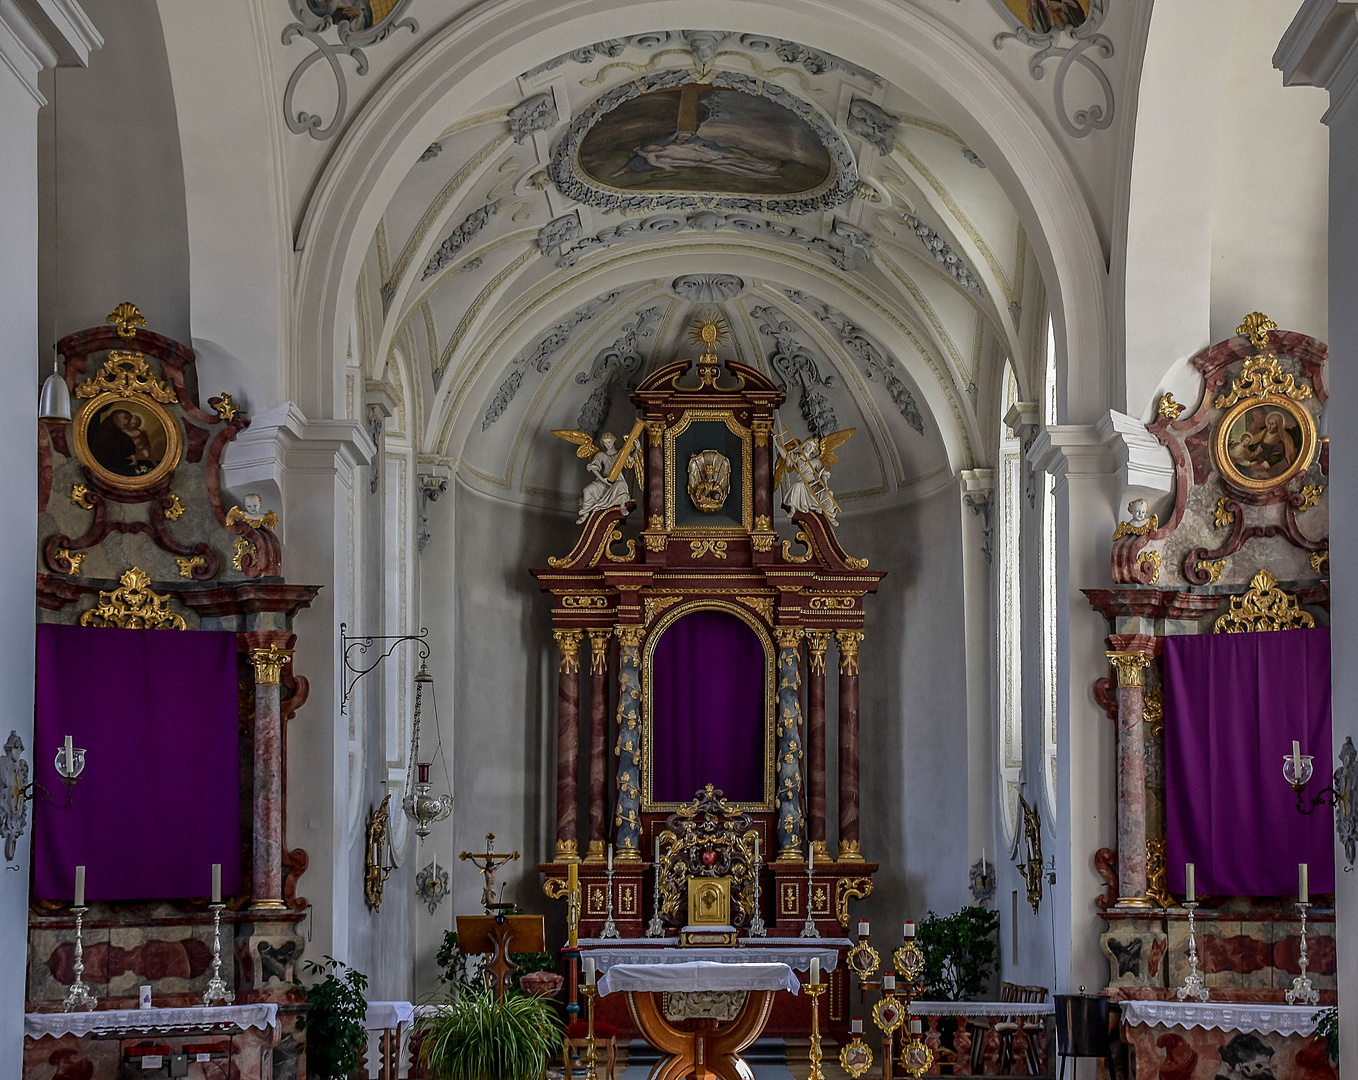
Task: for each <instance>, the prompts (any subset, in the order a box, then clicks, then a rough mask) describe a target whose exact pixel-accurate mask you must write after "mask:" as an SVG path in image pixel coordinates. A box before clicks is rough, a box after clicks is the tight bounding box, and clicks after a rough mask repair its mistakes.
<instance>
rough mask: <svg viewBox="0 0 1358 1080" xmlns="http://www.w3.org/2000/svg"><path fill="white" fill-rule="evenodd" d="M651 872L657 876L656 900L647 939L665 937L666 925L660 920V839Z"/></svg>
mask: <svg viewBox="0 0 1358 1080" xmlns="http://www.w3.org/2000/svg"><path fill="white" fill-rule="evenodd" d="M651 872H652V873H653V874H655V890H654V891H655V900H654V902H653V903H652V904H651V921H650V922H649V923H648V924H647V925H646V936H647V937H664V936H665V924H664V922H663V921H662V920H661V918H660V877H661V874H660V837H659V836H657V837H656V838H655V858H654V859H652V860H651Z"/></svg>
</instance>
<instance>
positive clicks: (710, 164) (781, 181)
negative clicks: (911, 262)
mask: <svg viewBox="0 0 1358 1080" xmlns="http://www.w3.org/2000/svg"><path fill="white" fill-rule="evenodd" d="M548 171H549V173H550V175H551V178H552V180H553V182H554V183H555V184H556V186H557V187H558V188H559V189H560V191H561V193H562V194H563V195H565V196H567V197H568V198H571V199H574V200H575V201H577V202H581V203H585V204H587V205H589V206H598V207H601V208H604V209H620V210H624V211H647V210H657V209H668V210H685V209H699V208H702V209H708V210H743V211H762V212H767V213H778V214H806V213H812V212H815V211H818V210H826V209H829V208H830V207H834V206H838V205H839V204H840V203H842V202H845V201H846V200H848V199H850V198H852V197H853V194H854V192H855V190H856V189H857V185H858V170H857V168H856V166H855V165H854V161H853V155H852V154H851V153H850V151H849V148H848V147H847V146H846V145H845V143H844V140H843V139H842V138H841V137H840V135H839V133H838V132H837V131H835V129H834V127H833V126H832V125H831V124H830V123H829V122H828V121H826V120H825V119H824V118H823V117H822V116H821V115H820V113H819V112H818V111H817V110H816V109H815V108H814V107H812V106H811V105H809V104H808V103H807V102H805V101H802V100H801V99H800V98H798V97H796V96H795V95H793V94H791V93H789V92H788V91H786V90H784V89H783V88H782V87H780V86H777V85H776V84H774V83H771V82H767V81H763V80H756V79H754V78H751V77H750V76H748V75H740V74H736V73H733V72H719V73H718V74H716V75H715V76H714V77H713V78H712V79H711V80H710V81H705V82H704V83H701V84H699V83H697V82H695V81H694V79H693V75H692V73H691V72H689V71H664V72H659V73H657V74H654V75H649V76H646V77H644V78H641V79H637V80H635V81H632V82H628V83H625V84H624V85H622V86H619V87H616V88H615V89H613V90H610V91H609V92H608V93H606V94H604V95H603V96H602V97H601V98H599V99H598V101H596V102H595V103H594V104H593V105H591V106H590V107H589V108H587V109H586V110H585V111H584V112H583V113H581V114H580V115H579V116H578V117H576V118H575V119H574V120H572V121H571V124H570V127H569V128H568V129H567V131H566V135H565V137H564V138H562V140H561V141H560V142H559V143H558V144H557V147H556V151H555V153H554V155H553V158H552V163H551V166H550V168H549V170H548Z"/></svg>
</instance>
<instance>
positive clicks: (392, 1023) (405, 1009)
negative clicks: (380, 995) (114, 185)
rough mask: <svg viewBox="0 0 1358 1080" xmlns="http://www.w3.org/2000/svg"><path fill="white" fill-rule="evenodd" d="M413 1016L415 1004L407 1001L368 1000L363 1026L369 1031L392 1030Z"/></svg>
mask: <svg viewBox="0 0 1358 1080" xmlns="http://www.w3.org/2000/svg"><path fill="white" fill-rule="evenodd" d="M414 1018H415V1006H414V1005H413V1004H411V1003H410V1002H409V1001H370V1002H368V1011H367V1012H366V1013H365V1014H364V1016H363V1026H364V1027H365V1028H366V1029H367V1030H369V1031H394V1030H395V1029H396V1028H398V1027H400V1026H401V1025H402V1024H408V1023H410V1021H411V1020H413V1019H414Z"/></svg>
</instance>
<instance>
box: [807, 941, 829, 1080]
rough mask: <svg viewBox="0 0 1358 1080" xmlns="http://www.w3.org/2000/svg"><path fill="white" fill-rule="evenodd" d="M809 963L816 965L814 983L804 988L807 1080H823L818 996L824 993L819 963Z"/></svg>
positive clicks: (813, 959) (816, 961)
mask: <svg viewBox="0 0 1358 1080" xmlns="http://www.w3.org/2000/svg"><path fill="white" fill-rule="evenodd" d="M811 962H812V963H813V964H815V965H816V967H815V974H816V979H817V981H816V982H813V983H811V984H810V985H809V986H807V987H805V988H804V990H805V992H806V994H807V995H808V996H809V997H810V998H811V1053H810V1058H811V1073H810V1075H809V1077H808V1080H825V1073H824V1072H822V1071H821V1067H820V1062H821V1057H822V1054H821V1049H820V996H821V994H823V993H825V987H824V986H822V985H821V984H820V982H819V979H820V962H819V961H818V960H817V959H815V958H814V957H812V959H811Z"/></svg>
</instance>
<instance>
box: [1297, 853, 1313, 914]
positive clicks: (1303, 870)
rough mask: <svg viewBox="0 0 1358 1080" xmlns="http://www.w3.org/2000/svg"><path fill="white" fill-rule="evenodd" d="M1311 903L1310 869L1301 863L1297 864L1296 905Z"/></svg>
mask: <svg viewBox="0 0 1358 1080" xmlns="http://www.w3.org/2000/svg"><path fill="white" fill-rule="evenodd" d="M1310 902H1311V879H1310V869H1309V867H1307V865H1306V864H1305V863H1304V862H1303V863H1297V903H1299V904H1309V903H1310Z"/></svg>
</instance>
